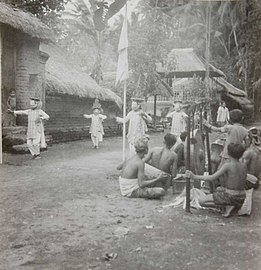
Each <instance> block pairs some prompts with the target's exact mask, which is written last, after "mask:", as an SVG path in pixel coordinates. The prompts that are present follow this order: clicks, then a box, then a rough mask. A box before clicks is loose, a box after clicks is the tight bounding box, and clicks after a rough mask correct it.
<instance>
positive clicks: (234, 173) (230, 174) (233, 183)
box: [223, 159, 247, 190]
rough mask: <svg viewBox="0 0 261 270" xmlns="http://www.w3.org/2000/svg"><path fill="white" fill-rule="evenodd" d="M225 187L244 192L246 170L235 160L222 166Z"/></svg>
mask: <svg viewBox="0 0 261 270" xmlns="http://www.w3.org/2000/svg"><path fill="white" fill-rule="evenodd" d="M223 166H224V169H225V172H224V177H225V185H226V186H225V187H226V188H228V189H233V190H245V182H246V175H247V168H246V166H245V165H244V164H242V163H241V162H240V161H237V160H234V159H232V160H230V161H229V162H227V163H225V164H224V165H223Z"/></svg>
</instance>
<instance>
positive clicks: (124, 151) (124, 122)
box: [122, 79, 127, 162]
mask: <svg viewBox="0 0 261 270" xmlns="http://www.w3.org/2000/svg"><path fill="white" fill-rule="evenodd" d="M126 92H127V80H126V79H125V80H124V90H123V129H122V161H123V162H124V161H125V159H126V121H125V119H126V95H127V94H126Z"/></svg>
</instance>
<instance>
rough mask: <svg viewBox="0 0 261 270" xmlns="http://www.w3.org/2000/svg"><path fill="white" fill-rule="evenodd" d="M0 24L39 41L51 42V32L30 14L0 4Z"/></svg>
mask: <svg viewBox="0 0 261 270" xmlns="http://www.w3.org/2000/svg"><path fill="white" fill-rule="evenodd" d="M0 23H2V24H7V25H9V26H11V27H13V28H15V29H17V30H20V31H22V32H23V33H26V34H28V35H30V36H32V37H35V38H38V39H40V40H52V39H53V32H52V31H51V29H50V28H49V27H48V26H46V25H45V24H44V23H42V22H41V21H40V20H39V19H37V18H36V17H35V16H33V15H32V14H31V13H28V12H24V11H22V10H21V9H18V8H15V7H12V6H9V5H7V4H5V3H2V2H0Z"/></svg>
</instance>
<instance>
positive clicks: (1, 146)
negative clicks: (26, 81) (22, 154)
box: [0, 25, 3, 164]
mask: <svg viewBox="0 0 261 270" xmlns="http://www.w3.org/2000/svg"><path fill="white" fill-rule="evenodd" d="M2 153H3V145H2V29H1V25H0V164H2V163H3V158H2Z"/></svg>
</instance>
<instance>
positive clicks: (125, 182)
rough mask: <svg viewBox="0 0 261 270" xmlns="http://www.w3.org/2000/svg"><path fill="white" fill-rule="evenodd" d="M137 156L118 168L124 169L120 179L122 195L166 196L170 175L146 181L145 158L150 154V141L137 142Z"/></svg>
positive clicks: (154, 197) (160, 175)
mask: <svg viewBox="0 0 261 270" xmlns="http://www.w3.org/2000/svg"><path fill="white" fill-rule="evenodd" d="M134 146H135V150H136V154H135V155H134V156H133V157H131V158H130V159H128V160H127V161H125V162H124V163H123V164H121V165H119V166H118V167H117V169H118V170H121V169H122V172H121V176H120V177H119V184H120V190H121V194H122V195H123V196H125V197H129V198H147V199H159V198H161V197H163V196H164V195H165V189H164V188H163V187H164V186H165V183H166V182H167V181H169V178H170V177H169V175H167V174H164V173H162V174H159V175H158V176H157V177H156V178H154V179H151V180H145V174H144V168H145V162H144V161H143V158H144V156H145V155H146V154H147V153H148V141H147V140H146V139H139V140H137V141H136V142H135V145H134Z"/></svg>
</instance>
